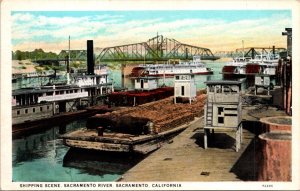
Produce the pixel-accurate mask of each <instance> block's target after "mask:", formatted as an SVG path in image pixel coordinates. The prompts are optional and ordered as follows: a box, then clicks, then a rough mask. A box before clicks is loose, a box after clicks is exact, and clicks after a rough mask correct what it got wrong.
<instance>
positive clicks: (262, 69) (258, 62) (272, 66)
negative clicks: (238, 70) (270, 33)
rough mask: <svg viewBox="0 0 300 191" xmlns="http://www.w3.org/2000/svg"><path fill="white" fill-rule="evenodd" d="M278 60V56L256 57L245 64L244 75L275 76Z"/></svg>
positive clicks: (265, 55)
mask: <svg viewBox="0 0 300 191" xmlns="http://www.w3.org/2000/svg"><path fill="white" fill-rule="evenodd" d="M279 58H280V57H279V55H278V54H260V55H256V56H255V58H254V59H251V60H249V62H248V63H247V65H246V75H256V74H265V75H271V76H274V75H276V71H277V66H278V62H279Z"/></svg>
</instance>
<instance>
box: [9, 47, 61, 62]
mask: <svg viewBox="0 0 300 191" xmlns="http://www.w3.org/2000/svg"><path fill="white" fill-rule="evenodd" d="M57 57H58V55H57V54H56V53H54V52H44V50H43V49H41V48H39V49H35V50H34V51H20V50H16V51H15V52H12V59H13V60H32V61H34V60H39V59H43V58H48V59H56V58H57Z"/></svg>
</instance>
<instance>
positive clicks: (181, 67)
mask: <svg viewBox="0 0 300 191" xmlns="http://www.w3.org/2000/svg"><path fill="white" fill-rule="evenodd" d="M186 73H191V74H197V75H208V74H213V69H211V68H207V67H206V65H205V64H204V63H203V62H201V57H200V56H194V57H193V60H192V61H182V60H181V61H179V63H178V64H170V63H169V62H168V63H164V64H141V65H139V66H138V67H135V68H133V69H132V72H131V74H130V76H131V77H138V76H166V77H168V76H170V77H172V76H174V75H176V74H186Z"/></svg>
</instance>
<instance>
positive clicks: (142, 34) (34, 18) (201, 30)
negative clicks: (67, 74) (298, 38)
mask: <svg viewBox="0 0 300 191" xmlns="http://www.w3.org/2000/svg"><path fill="white" fill-rule="evenodd" d="M291 26H292V20H291V11H289V10H240V11H238V10H236V11H234V10H230V11H229V10H227V11H222V10H214V11H209V10H194V11H186V10H185V11H181V10H178V11H176V10H174V11H149V10H146V11H64V12H63V11H13V12H12V45H13V50H14V51H15V50H29V51H30V50H34V49H36V48H42V49H43V50H45V51H54V52H57V53H58V52H60V50H62V49H68V36H69V35H70V36H71V49H86V40H94V47H100V48H104V47H109V46H116V45H123V44H131V43H138V42H145V41H147V40H148V39H150V38H152V37H154V36H156V35H157V33H158V34H160V35H163V36H164V37H167V38H173V39H176V40H177V41H180V42H182V43H186V44H190V45H195V46H200V47H205V48H209V49H211V50H212V52H215V51H229V50H235V49H237V48H241V47H242V41H244V44H245V47H253V46H255V47H271V46H273V45H275V46H276V47H286V37H285V36H282V35H281V32H283V31H284V30H285V28H287V27H291Z"/></svg>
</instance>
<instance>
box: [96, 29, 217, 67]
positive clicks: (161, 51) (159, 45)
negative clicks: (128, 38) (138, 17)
mask: <svg viewBox="0 0 300 191" xmlns="http://www.w3.org/2000/svg"><path fill="white" fill-rule="evenodd" d="M195 55H200V56H201V59H202V60H217V59H219V57H216V56H214V55H213V53H212V52H211V51H210V49H208V48H203V47H198V46H193V45H188V44H184V43H181V42H179V41H177V40H175V39H169V38H164V37H163V36H162V35H157V36H156V37H154V38H151V39H149V40H148V41H146V42H140V43H135V44H126V45H121V46H113V47H107V48H104V49H103V50H102V51H101V53H100V54H99V55H98V56H97V58H96V60H98V61H100V62H114V61H167V60H170V59H192V58H193V56H195Z"/></svg>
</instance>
